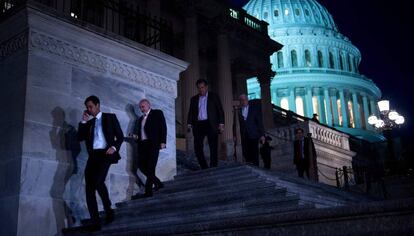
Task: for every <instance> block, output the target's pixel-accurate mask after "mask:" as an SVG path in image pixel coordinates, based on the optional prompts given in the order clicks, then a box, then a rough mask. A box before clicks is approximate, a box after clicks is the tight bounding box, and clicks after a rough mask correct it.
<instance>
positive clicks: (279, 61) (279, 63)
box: [277, 52, 284, 68]
mask: <svg viewBox="0 0 414 236" xmlns="http://www.w3.org/2000/svg"><path fill="white" fill-rule="evenodd" d="M277 67H278V68H283V67H284V64H283V52H277Z"/></svg>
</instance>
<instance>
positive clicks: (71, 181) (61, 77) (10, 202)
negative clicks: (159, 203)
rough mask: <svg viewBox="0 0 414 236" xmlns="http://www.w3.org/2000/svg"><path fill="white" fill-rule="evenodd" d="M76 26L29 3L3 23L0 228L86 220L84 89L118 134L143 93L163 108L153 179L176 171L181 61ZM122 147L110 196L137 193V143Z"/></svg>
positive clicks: (43, 228) (54, 227) (127, 127)
mask: <svg viewBox="0 0 414 236" xmlns="http://www.w3.org/2000/svg"><path fill="white" fill-rule="evenodd" d="M76 24H77V23H76V22H72V21H71V20H67V19H60V18H59V17H56V16H54V15H53V14H52V13H48V11H47V10H46V9H39V8H38V7H34V6H30V5H29V6H28V7H27V8H25V9H22V10H21V11H20V12H18V13H16V14H15V15H14V16H12V17H10V18H9V19H7V20H6V21H4V22H2V23H1V24H0V32H1V33H0V49H1V54H0V63H1V64H0V74H1V83H2V86H1V92H0V94H1V95H0V96H1V98H2V99H1V102H2V103H3V106H2V108H3V109H4V110H3V111H2V113H3V115H2V116H1V119H0V130H2V131H3V132H2V133H3V135H2V137H1V139H2V142H1V144H0V145H1V152H2V156H1V158H2V160H3V161H2V162H1V163H2V164H1V165H0V170H1V171H0V175H1V176H0V179H2V181H0V185H1V188H0V209H1V213H0V218H1V219H6V220H2V222H1V227H0V228H1V229H0V234H1V235H56V234H60V232H61V229H62V228H63V227H67V226H69V225H73V224H78V223H79V220H80V219H81V218H85V217H88V213H87V208H86V204H85V194H84V178H83V172H84V167H85V165H86V161H87V153H86V148H85V145H84V143H79V142H77V139H76V130H77V126H78V122H79V121H80V119H81V115H82V111H83V110H84V105H83V101H84V99H85V98H86V97H87V96H89V95H91V94H94V95H96V96H98V97H99V98H100V100H101V110H102V111H103V112H111V113H115V114H116V115H117V117H118V119H119V121H120V124H121V128H122V130H123V132H124V135H125V136H126V135H128V133H130V132H131V131H132V129H133V124H134V122H135V120H136V119H137V117H138V116H140V115H141V114H140V112H139V109H138V107H137V102H138V101H139V100H140V99H142V98H147V99H149V100H150V101H151V103H152V107H153V108H157V109H161V110H163V111H164V114H165V117H166V121H167V129H168V138H167V149H165V150H162V151H161V152H160V158H159V161H158V167H157V176H159V177H160V178H161V179H162V180H169V179H172V177H173V176H174V175H175V174H176V159H175V155H176V154H175V153H176V145H175V98H176V95H177V80H178V78H179V73H180V72H181V71H183V70H184V69H185V68H186V67H187V63H185V62H183V61H180V60H178V59H175V58H173V57H171V56H168V55H165V54H163V53H161V52H159V51H155V50H152V49H149V48H147V47H145V46H143V45H139V44H136V43H133V42H131V41H128V40H123V39H119V38H116V37H114V36H113V35H107V34H105V33H103V32H99V30H98V29H96V28H93V27H89V26H86V27H79V26H76ZM120 153H121V156H122V160H121V161H120V162H119V163H118V164H117V165H112V166H111V168H110V171H109V174H108V177H107V180H106V183H107V186H108V189H109V192H110V196H111V200H112V202H113V203H115V202H119V201H122V200H125V199H129V197H130V196H131V195H132V194H134V193H136V192H137V191H138V188H137V186H136V184H135V178H134V175H133V172H134V171H133V169H134V166H135V165H134V163H135V162H134V160H133V159H134V156H135V154H136V147H135V144H134V143H133V142H128V140H127V141H126V142H124V144H123V145H122V147H121V150H120ZM98 203H100V198H98Z"/></svg>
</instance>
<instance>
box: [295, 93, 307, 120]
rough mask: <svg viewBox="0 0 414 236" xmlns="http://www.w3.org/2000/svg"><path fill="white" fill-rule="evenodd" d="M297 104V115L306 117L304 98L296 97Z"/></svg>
mask: <svg viewBox="0 0 414 236" xmlns="http://www.w3.org/2000/svg"><path fill="white" fill-rule="evenodd" d="M295 100H296V101H295V104H296V113H297V114H299V115H301V116H304V115H305V109H304V107H303V98H302V97H296V99H295Z"/></svg>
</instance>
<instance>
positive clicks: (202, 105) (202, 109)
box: [198, 93, 208, 120]
mask: <svg viewBox="0 0 414 236" xmlns="http://www.w3.org/2000/svg"><path fill="white" fill-rule="evenodd" d="M207 98H208V93H207V94H206V95H205V96H200V97H199V99H198V120H207V119H208V116H207Z"/></svg>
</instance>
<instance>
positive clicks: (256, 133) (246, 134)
mask: <svg viewBox="0 0 414 236" xmlns="http://www.w3.org/2000/svg"><path fill="white" fill-rule="evenodd" d="M238 113H239V124H240V134H241V137H242V138H243V139H245V138H249V139H258V138H260V137H262V136H264V127H263V116H262V109H261V107H260V106H258V105H253V104H252V103H249V111H248V113H247V119H246V120H244V117H243V108H240V109H239V112H238Z"/></svg>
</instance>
